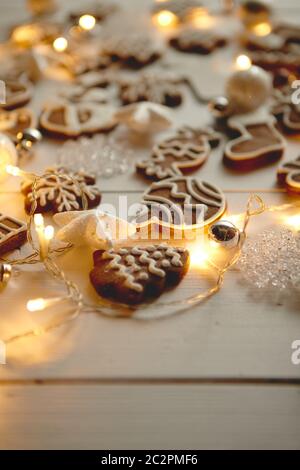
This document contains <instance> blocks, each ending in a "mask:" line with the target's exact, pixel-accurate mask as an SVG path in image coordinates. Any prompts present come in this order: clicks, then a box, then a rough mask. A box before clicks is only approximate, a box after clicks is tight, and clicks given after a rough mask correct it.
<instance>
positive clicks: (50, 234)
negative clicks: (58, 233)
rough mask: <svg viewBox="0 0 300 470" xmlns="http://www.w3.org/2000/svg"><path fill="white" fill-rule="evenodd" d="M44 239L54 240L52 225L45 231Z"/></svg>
mask: <svg viewBox="0 0 300 470" xmlns="http://www.w3.org/2000/svg"><path fill="white" fill-rule="evenodd" d="M44 237H45V239H46V240H47V241H50V240H52V238H53V237H54V227H53V226H52V225H47V227H45V229H44Z"/></svg>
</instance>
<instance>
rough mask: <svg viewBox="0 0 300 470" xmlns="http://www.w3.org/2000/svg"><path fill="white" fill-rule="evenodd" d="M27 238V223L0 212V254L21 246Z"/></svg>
mask: <svg viewBox="0 0 300 470" xmlns="http://www.w3.org/2000/svg"><path fill="white" fill-rule="evenodd" d="M26 240H27V225H26V223H25V222H22V221H20V220H18V219H15V218H14V217H9V216H6V215H3V214H1V213H0V256H2V255H4V254H5V253H8V252H9V251H13V250H16V249H17V248H20V247H21V246H22V245H24V243H25V242H26Z"/></svg>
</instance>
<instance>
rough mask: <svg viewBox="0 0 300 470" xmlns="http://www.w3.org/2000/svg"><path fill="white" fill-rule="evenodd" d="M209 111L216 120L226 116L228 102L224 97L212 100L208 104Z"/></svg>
mask: <svg viewBox="0 0 300 470" xmlns="http://www.w3.org/2000/svg"><path fill="white" fill-rule="evenodd" d="M208 107H209V110H210V111H211V113H212V114H213V116H214V117H216V118H221V117H225V116H228V114H229V101H228V99H227V98H226V97H225V96H218V97H216V98H213V99H212V100H211V101H210V102H209V104H208Z"/></svg>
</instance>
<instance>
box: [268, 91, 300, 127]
mask: <svg viewBox="0 0 300 470" xmlns="http://www.w3.org/2000/svg"><path fill="white" fill-rule="evenodd" d="M294 91H295V89H293V88H291V86H290V85H286V86H283V87H281V88H278V89H277V90H275V92H274V104H273V107H272V113H273V114H274V116H275V117H276V119H277V121H278V124H279V127H280V130H282V131H283V132H284V133H285V134H288V135H294V136H297V135H300V104H294V103H293V92H294Z"/></svg>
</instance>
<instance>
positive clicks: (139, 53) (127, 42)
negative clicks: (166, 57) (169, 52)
mask: <svg viewBox="0 0 300 470" xmlns="http://www.w3.org/2000/svg"><path fill="white" fill-rule="evenodd" d="M103 54H104V55H107V56H109V57H110V58H111V60H112V61H113V62H117V63H119V64H120V65H122V66H124V67H128V68H131V69H139V68H142V67H145V66H146V65H149V64H152V63H153V62H155V61H156V60H158V59H159V58H160V57H161V55H162V50H161V48H160V47H158V46H157V45H156V44H155V43H154V42H153V40H152V39H151V38H150V37H148V36H144V35H141V34H132V35H131V36H111V37H110V38H108V39H107V40H106V41H104V44H103Z"/></svg>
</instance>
